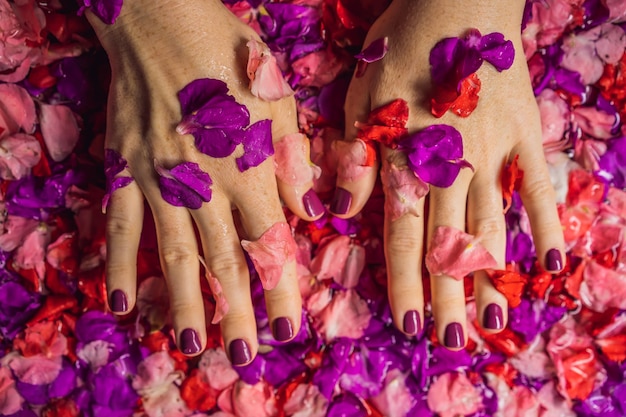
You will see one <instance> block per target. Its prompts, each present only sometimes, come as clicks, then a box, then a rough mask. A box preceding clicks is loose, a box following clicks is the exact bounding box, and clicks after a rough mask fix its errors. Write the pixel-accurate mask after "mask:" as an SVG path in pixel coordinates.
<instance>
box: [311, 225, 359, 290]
mask: <svg viewBox="0 0 626 417" xmlns="http://www.w3.org/2000/svg"><path fill="white" fill-rule="evenodd" d="M349 254H350V237H348V236H344V235H339V236H337V237H335V238H334V239H332V240H329V241H328V242H327V243H326V244H325V245H324V246H323V247H322V249H321V250H320V251H319V252H318V253H317V255H315V258H313V260H312V261H311V265H310V267H309V269H310V271H311V273H312V274H314V275H315V276H316V277H317V279H318V280H320V281H322V280H325V279H329V278H335V277H339V276H340V275H341V273H342V271H343V269H344V267H345V265H346V260H347V259H348V255H349Z"/></svg>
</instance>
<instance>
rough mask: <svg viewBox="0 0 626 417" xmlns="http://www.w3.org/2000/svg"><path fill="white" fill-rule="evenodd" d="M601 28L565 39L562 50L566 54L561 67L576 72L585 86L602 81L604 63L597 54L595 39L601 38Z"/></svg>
mask: <svg viewBox="0 0 626 417" xmlns="http://www.w3.org/2000/svg"><path fill="white" fill-rule="evenodd" d="M599 33H600V28H599V27H596V28H594V29H592V30H590V31H587V32H582V33H580V34H578V35H570V36H569V37H566V38H564V40H563V46H562V49H563V51H564V52H565V54H564V55H563V60H562V61H561V66H562V67H563V68H566V69H569V70H571V71H576V72H578V73H579V74H580V76H581V81H582V82H583V84H593V83H595V82H596V81H598V80H599V79H600V77H601V76H602V72H603V71H604V63H603V62H602V60H601V59H600V58H599V57H598V55H597V54H596V47H595V44H594V42H593V39H594V38H596V37H597V36H599Z"/></svg>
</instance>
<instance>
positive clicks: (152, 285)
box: [136, 277, 170, 330]
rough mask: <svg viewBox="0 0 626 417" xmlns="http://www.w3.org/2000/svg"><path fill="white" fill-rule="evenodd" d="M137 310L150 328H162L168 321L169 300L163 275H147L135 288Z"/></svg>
mask: <svg viewBox="0 0 626 417" xmlns="http://www.w3.org/2000/svg"><path fill="white" fill-rule="evenodd" d="M136 305H137V311H138V313H139V316H140V317H142V318H144V319H146V320H147V321H148V323H149V324H150V328H151V330H159V329H162V328H163V326H164V325H165V324H166V323H167V322H168V319H169V310H170V301H169V294H168V291H167V285H166V283H165V279H164V278H163V277H148V278H146V279H144V280H143V281H141V283H140V284H139V288H138V290H137V303H136Z"/></svg>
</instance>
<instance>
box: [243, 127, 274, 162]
mask: <svg viewBox="0 0 626 417" xmlns="http://www.w3.org/2000/svg"><path fill="white" fill-rule="evenodd" d="M243 151H244V154H243V155H242V156H240V157H239V158H237V160H236V162H237V167H238V168H239V171H240V172H244V171H246V170H248V169H249V168H253V167H256V166H259V165H261V164H262V163H263V161H265V160H266V159H267V158H268V157H269V156H272V155H274V146H273V144H272V121H271V120H269V119H265V120H259V121H258V122H256V123H255V124H253V125H251V126H250V127H249V128H248V129H246V131H245V134H244V138H243Z"/></svg>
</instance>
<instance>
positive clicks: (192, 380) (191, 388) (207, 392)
mask: <svg viewBox="0 0 626 417" xmlns="http://www.w3.org/2000/svg"><path fill="white" fill-rule="evenodd" d="M218 394H219V392H218V391H217V390H215V389H213V388H211V386H210V385H209V384H207V383H206V382H204V381H203V380H202V378H201V377H200V375H199V373H198V370H197V369H194V370H193V371H191V375H189V377H187V378H186V379H185V380H184V381H183V383H182V385H181V386H180V396H181V397H182V399H183V400H184V401H185V403H186V404H187V407H189V409H191V410H210V409H211V408H213V407H215V404H217V396H218Z"/></svg>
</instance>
